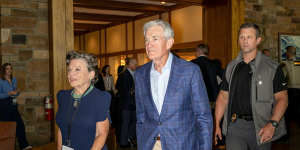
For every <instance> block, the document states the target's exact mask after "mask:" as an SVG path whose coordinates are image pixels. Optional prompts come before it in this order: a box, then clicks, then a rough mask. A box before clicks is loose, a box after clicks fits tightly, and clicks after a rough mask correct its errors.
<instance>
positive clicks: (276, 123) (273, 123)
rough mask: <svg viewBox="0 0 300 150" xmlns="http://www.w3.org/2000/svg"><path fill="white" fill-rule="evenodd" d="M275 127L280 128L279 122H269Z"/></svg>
mask: <svg viewBox="0 0 300 150" xmlns="http://www.w3.org/2000/svg"><path fill="white" fill-rule="evenodd" d="M268 123H270V124H271V125H272V126H273V127H275V128H277V127H278V126H279V122H277V121H275V120H269V122H268Z"/></svg>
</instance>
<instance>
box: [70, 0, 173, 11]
mask: <svg viewBox="0 0 300 150" xmlns="http://www.w3.org/2000/svg"><path fill="white" fill-rule="evenodd" d="M74 7H82V8H92V9H106V10H120V11H133V12H165V11H168V8H167V7H166V6H162V5H152V4H141V3H132V2H119V1H110V0H88V1H87V0H74Z"/></svg>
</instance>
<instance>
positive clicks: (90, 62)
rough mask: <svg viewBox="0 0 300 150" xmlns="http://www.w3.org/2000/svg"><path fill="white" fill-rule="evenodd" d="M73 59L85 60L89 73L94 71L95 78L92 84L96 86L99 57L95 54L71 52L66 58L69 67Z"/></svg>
mask: <svg viewBox="0 0 300 150" xmlns="http://www.w3.org/2000/svg"><path fill="white" fill-rule="evenodd" d="M73 59H83V60H84V61H85V62H86V63H87V69H88V71H89V72H91V71H94V72H95V77H94V79H92V81H91V83H92V84H94V83H96V82H97V80H98V61H97V57H96V56H95V55H93V54H90V53H86V52H79V51H74V50H73V51H70V52H68V54H67V56H66V63H67V66H69V65H70V62H71V60H73Z"/></svg>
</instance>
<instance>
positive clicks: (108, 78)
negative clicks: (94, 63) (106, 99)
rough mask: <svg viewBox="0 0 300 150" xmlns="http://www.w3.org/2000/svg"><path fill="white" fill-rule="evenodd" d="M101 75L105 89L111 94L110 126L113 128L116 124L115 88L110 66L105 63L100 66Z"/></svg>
mask: <svg viewBox="0 0 300 150" xmlns="http://www.w3.org/2000/svg"><path fill="white" fill-rule="evenodd" d="M101 72H102V75H103V81H104V87H105V91H107V92H109V93H110V95H111V97H112V98H111V104H110V109H109V110H110V116H111V121H112V127H113V128H115V126H116V98H115V95H116V93H117V90H116V89H115V85H114V77H113V76H112V75H111V74H110V66H109V65H105V66H104V67H103V68H102V71H101Z"/></svg>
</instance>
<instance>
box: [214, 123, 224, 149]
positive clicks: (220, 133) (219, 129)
mask: <svg viewBox="0 0 300 150" xmlns="http://www.w3.org/2000/svg"><path fill="white" fill-rule="evenodd" d="M218 138H219V139H220V140H222V132H221V128H220V127H219V126H216V129H215V136H214V139H215V145H217V144H218Z"/></svg>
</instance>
